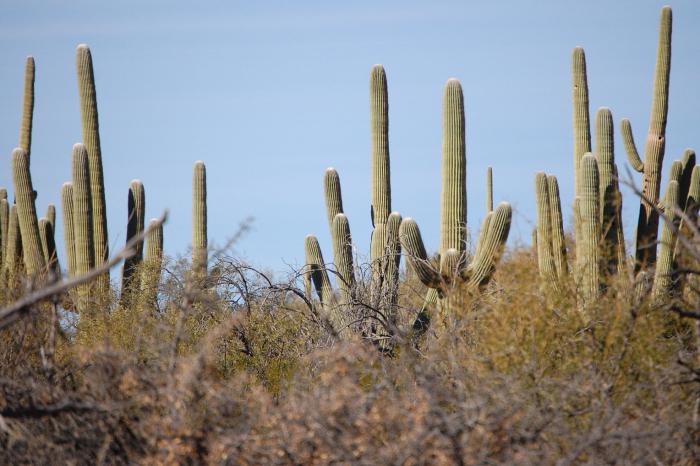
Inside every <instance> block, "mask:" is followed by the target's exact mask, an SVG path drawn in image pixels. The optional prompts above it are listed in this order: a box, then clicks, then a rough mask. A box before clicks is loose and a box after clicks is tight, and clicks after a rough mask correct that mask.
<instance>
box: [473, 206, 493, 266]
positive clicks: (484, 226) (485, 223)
mask: <svg viewBox="0 0 700 466" xmlns="http://www.w3.org/2000/svg"><path fill="white" fill-rule="evenodd" d="M492 217H493V211H491V212H489V213H488V214H486V216H485V217H484V219H483V220H482V221H481V228H479V238H478V239H477V242H476V249H475V250H474V257H476V256H478V255H479V254H480V251H481V249H482V248H483V247H484V240H485V239H486V234H487V233H488V231H489V223H491V218H492Z"/></svg>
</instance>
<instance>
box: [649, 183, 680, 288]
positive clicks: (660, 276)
mask: <svg viewBox="0 0 700 466" xmlns="http://www.w3.org/2000/svg"><path fill="white" fill-rule="evenodd" d="M679 193H680V185H679V184H678V182H677V181H676V180H671V181H669V183H668V186H667V187H666V195H665V196H664V216H665V218H664V222H663V227H662V229H661V241H660V242H659V255H658V261H657V263H656V271H655V274H654V286H653V289H652V296H653V297H654V298H655V299H660V298H664V297H668V295H669V293H670V292H671V290H672V288H673V287H674V281H675V277H674V275H675V265H674V260H673V250H674V247H675V244H676V235H677V233H678V231H677V229H676V227H675V226H674V222H675V220H676V217H677V215H676V209H678V201H679V199H678V195H679Z"/></svg>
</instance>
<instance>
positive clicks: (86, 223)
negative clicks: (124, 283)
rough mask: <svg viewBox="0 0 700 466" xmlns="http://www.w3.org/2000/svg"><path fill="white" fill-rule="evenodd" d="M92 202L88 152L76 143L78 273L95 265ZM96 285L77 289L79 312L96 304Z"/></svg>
mask: <svg viewBox="0 0 700 466" xmlns="http://www.w3.org/2000/svg"><path fill="white" fill-rule="evenodd" d="M92 206H93V203H92V199H91V192H90V168H89V162H88V153H87V149H86V148H85V146H84V145H83V144H80V143H79V144H75V145H74V146H73V228H74V245H75V275H76V276H80V275H84V274H86V273H88V272H89V271H90V270H92V269H93V268H94V267H95V255H94V254H95V248H94V247H93V244H92V241H93V238H94V235H93V233H92V226H93V225H94V222H93V221H92ZM98 286H99V285H98ZM92 288H93V287H92V284H90V283H88V284H85V285H81V286H79V287H78V288H77V289H76V294H77V296H75V299H74V303H75V305H76V309H77V310H78V312H80V313H84V312H87V311H88V310H89V309H91V308H92V304H93V303H92V295H93V293H92V291H93V290H92Z"/></svg>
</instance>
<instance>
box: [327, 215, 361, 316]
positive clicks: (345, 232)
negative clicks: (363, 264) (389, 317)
mask: <svg viewBox="0 0 700 466" xmlns="http://www.w3.org/2000/svg"><path fill="white" fill-rule="evenodd" d="M331 238H332V240H333V262H334V263H335V268H336V270H337V271H338V275H339V277H338V279H337V280H336V281H337V282H338V285H339V286H338V288H340V294H341V298H342V302H343V303H345V304H349V303H351V302H352V299H353V293H354V289H355V271H354V267H353V258H352V237H351V236H350V223H349V222H348V218H347V217H346V216H345V214H343V213H338V214H336V216H335V218H334V219H333V224H332V227H331Z"/></svg>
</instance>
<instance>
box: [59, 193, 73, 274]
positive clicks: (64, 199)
mask: <svg viewBox="0 0 700 466" xmlns="http://www.w3.org/2000/svg"><path fill="white" fill-rule="evenodd" d="M61 210H62V212H63V244H64V247H65V249H66V261H67V262H68V263H67V267H68V276H69V277H72V276H74V275H75V227H74V224H73V218H74V217H73V216H74V213H73V183H71V182H67V183H63V186H62V187H61Z"/></svg>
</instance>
